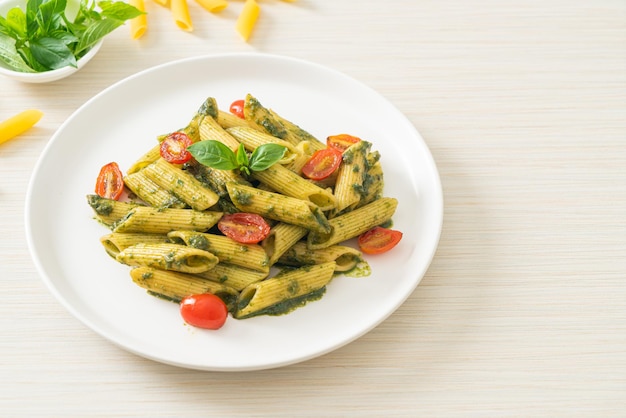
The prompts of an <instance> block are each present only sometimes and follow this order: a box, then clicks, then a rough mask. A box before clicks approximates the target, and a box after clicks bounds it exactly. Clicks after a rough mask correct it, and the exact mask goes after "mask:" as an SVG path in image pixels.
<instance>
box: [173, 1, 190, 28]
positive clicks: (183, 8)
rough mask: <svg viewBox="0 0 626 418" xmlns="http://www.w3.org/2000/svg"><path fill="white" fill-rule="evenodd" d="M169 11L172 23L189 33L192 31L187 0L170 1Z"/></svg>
mask: <svg viewBox="0 0 626 418" xmlns="http://www.w3.org/2000/svg"><path fill="white" fill-rule="evenodd" d="M170 11H171V12H172V17H173V18H174V23H175V24H176V26H178V27H179V28H180V29H182V30H184V31H186V32H191V31H193V23H192V21H191V15H190V14H189V5H188V4H187V0H170Z"/></svg>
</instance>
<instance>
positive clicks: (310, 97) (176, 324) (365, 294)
mask: <svg viewBox="0 0 626 418" xmlns="http://www.w3.org/2000/svg"><path fill="white" fill-rule="evenodd" d="M248 92H249V93H252V94H253V95H254V96H256V97H257V98H258V99H259V100H260V101H261V103H263V105H265V106H266V107H270V108H272V109H274V110H275V111H277V112H278V113H279V114H281V116H283V117H285V118H287V119H290V120H291V121H293V122H295V123H296V124H298V125H300V126H301V127H303V128H304V129H306V130H308V131H309V132H311V133H312V134H314V135H316V136H317V137H318V138H322V139H325V138H326V136H328V135H330V134H336V133H351V134H353V135H356V136H359V137H361V138H363V139H367V140H369V141H371V142H372V144H373V149H376V150H378V151H380V153H381V154H382V158H381V162H382V164H383V169H384V172H385V195H386V196H391V197H396V198H397V199H398V200H399V205H398V209H397V212H396V214H395V216H394V229H398V230H401V231H403V233H404V237H403V239H402V241H401V243H400V244H399V245H398V246H397V247H396V248H395V249H394V250H393V251H391V252H389V253H386V254H383V255H378V256H370V257H368V262H369V263H370V265H371V269H372V274H371V275H370V276H369V277H364V278H353V277H343V276H341V277H338V278H336V279H334V280H333V281H332V283H331V284H330V285H329V286H328V289H327V292H326V294H325V296H324V297H323V298H322V299H321V300H319V301H315V302H312V303H309V304H307V305H306V306H305V307H303V308H300V309H298V310H296V311H294V312H292V313H290V314H288V315H283V316H278V317H272V316H260V317H255V318H250V319H245V320H235V319H233V318H229V320H228V321H227V322H226V324H225V325H224V327H222V328H221V329H220V330H218V331H208V330H202V329H196V328H193V327H190V326H188V325H185V324H184V323H183V321H182V319H181V317H180V315H179V312H178V306H177V305H176V304H174V303H170V302H166V301H163V300H160V299H158V298H155V297H151V296H149V295H147V294H146V292H145V291H144V290H143V289H141V288H139V287H138V286H136V285H135V284H134V283H133V282H132V281H131V279H130V276H129V273H128V272H129V267H127V266H124V265H121V264H118V263H116V262H115V261H113V260H112V259H111V258H110V257H109V256H108V255H106V253H105V252H104V250H103V248H102V246H101V244H100V242H99V240H98V239H99V237H100V236H102V235H104V234H106V233H108V232H109V231H108V230H107V229H106V228H104V227H103V226H102V225H100V224H99V223H98V222H96V221H95V220H94V219H93V213H92V210H91V208H90V207H89V206H88V204H87V202H86V198H85V195H87V194H89V193H92V192H93V189H94V185H95V179H96V176H97V174H98V172H99V170H100V167H101V166H102V165H104V164H105V163H108V162H110V161H117V162H118V163H119V164H120V167H121V168H122V170H124V171H125V170H126V169H127V168H128V167H129V166H130V165H131V163H133V162H134V161H135V160H136V159H137V158H138V157H139V156H141V155H142V154H143V153H144V152H145V151H147V150H148V149H149V148H150V147H152V146H153V145H154V144H155V143H156V142H155V141H156V139H155V138H156V136H157V135H159V134H162V133H165V132H170V131H172V130H174V129H178V128H180V127H183V126H185V125H186V124H187V122H189V120H190V119H191V117H192V116H193V114H194V113H195V111H196V109H197V108H198V107H199V106H200V104H201V103H202V102H203V101H204V100H205V99H206V98H207V97H215V98H216V99H217V102H218V105H219V106H220V107H221V108H227V106H228V105H229V104H230V103H231V102H232V101H233V100H235V99H238V98H243V97H244V96H245V94H246V93H248ZM442 218H443V198H442V191H441V184H440V180H439V175H438V172H437V168H436V166H435V163H434V161H433V158H432V156H431V154H430V152H429V150H428V148H427V146H426V144H425V143H424V141H423V139H422V138H421V137H420V135H419V133H418V132H417V131H416V130H415V128H414V127H413V126H412V125H411V123H410V122H409V121H408V120H407V119H406V118H405V117H404V116H403V115H402V114H401V113H400V112H399V111H398V110H397V109H396V108H395V107H394V106H392V105H391V104H390V103H389V102H388V101H387V100H386V99H384V98H383V97H381V96H380V95H379V94H378V93H376V92H375V91H373V90H372V89H370V88H368V87H366V86H364V85H363V84H361V83H359V82H357V81H355V80H353V79H351V78H349V77H347V76H346V75H343V74H341V73H339V72H336V71H334V70H331V69H328V68H325V67H322V66H319V65H316V64H312V63H310V62H305V61H300V60H297V59H291V58H285V57H279V56H272V55H263V54H233V55H231V54H227V55H218V56H206V57H198V58H192V59H186V60H182V61H177V62H172V63H169V64H165V65H161V66H158V67H155V68H152V69H148V70H146V71H143V72H141V73H138V74H136V75H134V76H131V77H129V78H127V79H125V80H122V81H120V82H118V83H116V84H114V85H113V86H111V87H109V88H107V89H106V90H104V91H102V92H101V93H100V94H98V95H96V96H95V97H93V98H92V99H91V100H89V101H88V102H87V103H85V104H84V105H83V106H82V107H81V108H79V109H78V110H77V111H76V112H75V113H74V114H73V115H72V116H71V117H70V118H69V119H68V120H67V121H65V123H64V124H63V125H62V126H61V127H60V128H59V129H58V131H57V132H56V133H55V134H54V136H53V137H52V139H51V140H50V142H49V143H48V145H47V147H46V149H45V150H44V152H43V155H42V156H41V158H40V160H39V161H38V163H37V166H36V168H35V171H34V174H33V176H32V179H31V182H30V184H29V189H28V193H27V200H26V233H27V239H28V245H29V247H30V250H31V253H32V257H33V260H34V262H35V264H36V266H37V269H38V271H39V273H40V274H41V276H42V278H43V280H44V282H45V283H46V285H47V286H48V288H49V289H50V291H51V292H52V293H53V294H54V295H55V296H56V297H57V298H58V300H59V301H60V302H61V303H62V304H63V305H64V306H65V307H66V308H67V309H68V310H69V311H70V312H71V313H72V314H73V315H74V316H76V317H77V318H78V319H79V320H80V321H82V322H83V323H84V324H85V325H87V326H88V327H89V328H91V329H92V330H94V331H95V332H97V333H98V334H100V335H101V336H103V337H104V338H106V339H107V340H110V341H111V342H113V343H115V344H117V345H119V346H121V347H123V348H124V349H126V350H128V351H130V352H133V353H136V354H138V355H140V356H143V357H146V358H149V359H153V360H156V361H159V362H162V363H166V364H171V365H176V366H180V367H186V368H192V369H201V370H215V371H242V370H258V369H268V368H274V367H279V366H285V365H289V364H293V363H297V362H301V361H304V360H308V359H311V358H314V357H317V356H320V355H322V354H325V353H328V352H330V351H332V350H335V349H337V348H339V347H341V346H343V345H345V344H347V343H349V342H351V341H353V340H355V339H357V338H358V337H360V336H362V335H363V334H365V333H367V332H368V331H370V330H372V329H373V328H374V327H375V326H377V325H378V324H380V323H381V322H382V321H383V320H384V319H386V318H387V317H388V316H389V315H391V314H392V313H393V312H394V311H395V310H396V309H397V308H398V307H399V306H400V305H401V304H402V303H403V302H404V301H405V300H406V299H407V298H408V297H409V296H410V295H411V293H412V292H413V291H414V289H415V288H416V286H417V285H418V283H419V282H420V280H421V278H422V276H423V275H424V273H425V272H426V270H427V268H428V266H429V264H430V262H431V260H432V257H433V255H434V253H435V250H436V247H437V244H438V241H439V235H440V231H441V226H442Z"/></svg>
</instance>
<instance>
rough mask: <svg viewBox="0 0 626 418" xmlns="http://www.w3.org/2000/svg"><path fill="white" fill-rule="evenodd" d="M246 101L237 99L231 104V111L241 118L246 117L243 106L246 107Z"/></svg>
mask: <svg viewBox="0 0 626 418" xmlns="http://www.w3.org/2000/svg"><path fill="white" fill-rule="evenodd" d="M245 103H246V102H245V101H244V100H235V101H234V102H232V104H231V105H230V113H232V114H233V115H235V116H238V117H240V118H241V119H244V115H243V107H244V105H245Z"/></svg>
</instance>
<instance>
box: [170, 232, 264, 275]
mask: <svg viewBox="0 0 626 418" xmlns="http://www.w3.org/2000/svg"><path fill="white" fill-rule="evenodd" d="M167 236H168V238H169V239H170V240H172V241H173V242H181V243H184V244H185V245H188V246H190V247H193V248H198V249H201V250H205V251H209V252H211V253H212V254H214V255H215V256H216V257H218V258H219V259H220V262H224V263H230V264H235V265H238V266H241V267H247V268H249V269H253V270H257V271H262V272H265V273H267V272H269V270H270V265H269V258H268V256H267V253H266V252H265V250H264V249H263V248H262V247H261V246H260V245H256V244H241V243H238V242H237V241H234V240H232V239H230V238H228V237H226V236H223V235H216V234H207V233H201V232H195V231H172V232H170V233H168V234H167Z"/></svg>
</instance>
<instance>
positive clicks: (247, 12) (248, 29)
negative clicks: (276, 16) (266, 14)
mask: <svg viewBox="0 0 626 418" xmlns="http://www.w3.org/2000/svg"><path fill="white" fill-rule="evenodd" d="M260 13H261V7H259V4H258V3H257V2H256V1H255V0H246V2H245V3H244V5H243V9H242V10H241V13H240V14H239V17H237V23H236V24H235V29H236V30H237V32H238V33H239V35H241V37H242V38H243V40H244V41H247V40H248V39H249V38H250V35H252V30H253V29H254V26H255V25H256V22H257V19H258V18H259V14H260Z"/></svg>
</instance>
